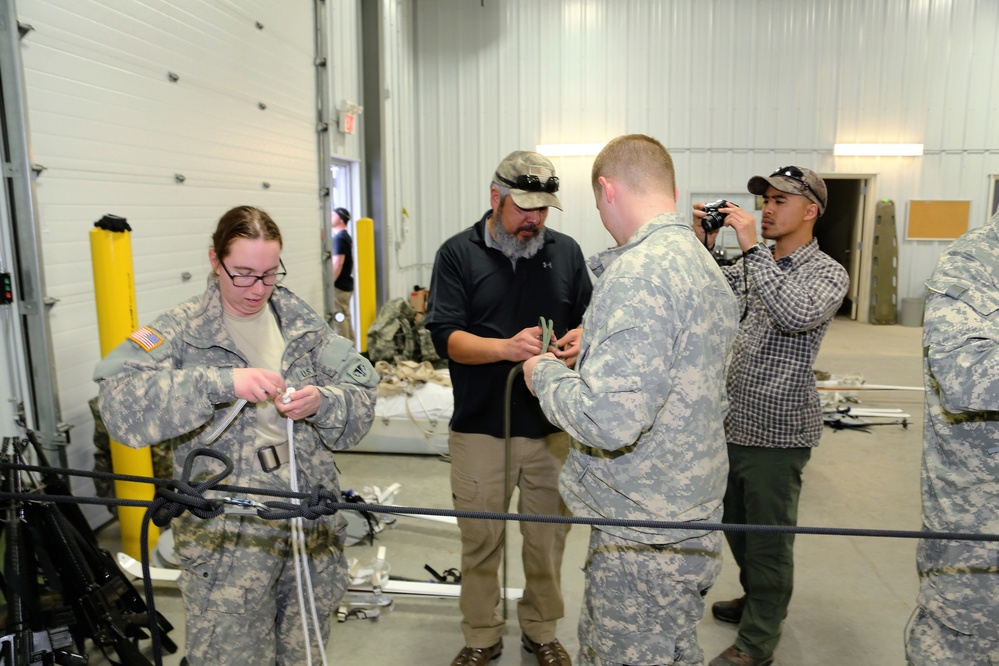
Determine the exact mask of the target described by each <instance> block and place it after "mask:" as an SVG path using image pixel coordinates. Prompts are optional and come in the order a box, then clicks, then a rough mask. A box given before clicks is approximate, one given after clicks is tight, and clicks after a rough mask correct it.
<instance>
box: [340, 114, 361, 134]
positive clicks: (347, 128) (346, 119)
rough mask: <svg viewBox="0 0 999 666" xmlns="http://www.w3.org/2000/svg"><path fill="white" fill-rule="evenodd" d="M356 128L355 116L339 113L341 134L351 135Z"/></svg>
mask: <svg viewBox="0 0 999 666" xmlns="http://www.w3.org/2000/svg"><path fill="white" fill-rule="evenodd" d="M356 128H357V114H354V113H350V112H349V111H341V112H340V132H342V133H343V134H353V133H354V130H355V129H356Z"/></svg>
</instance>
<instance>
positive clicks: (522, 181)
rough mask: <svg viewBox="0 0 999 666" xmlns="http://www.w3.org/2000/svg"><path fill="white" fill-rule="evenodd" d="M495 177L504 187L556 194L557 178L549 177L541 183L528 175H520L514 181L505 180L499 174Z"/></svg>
mask: <svg viewBox="0 0 999 666" xmlns="http://www.w3.org/2000/svg"><path fill="white" fill-rule="evenodd" d="M496 177H497V178H498V179H499V180H500V182H502V183H503V184H504V185H509V186H510V187H513V188H516V189H518V190H524V191H525V192H547V193H548V194H555V193H556V192H558V176H549V177H548V179H547V180H545V182H543V183H542V182H541V179H540V178H539V177H537V176H535V175H534V174H529V173H522V174H520V175H519V176H517V179H516V180H507V179H506V178H504V177H503V176H501V175H499V174H496Z"/></svg>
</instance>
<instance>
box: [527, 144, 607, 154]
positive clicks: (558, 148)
mask: <svg viewBox="0 0 999 666" xmlns="http://www.w3.org/2000/svg"><path fill="white" fill-rule="evenodd" d="M606 145H607V144H606V143H543V144H540V145H538V146H537V148H536V150H537V152H539V153H541V154H542V155H544V156H545V157H594V156H595V155H597V154H598V153H599V152H600V151H601V150H603V147H604V146H606Z"/></svg>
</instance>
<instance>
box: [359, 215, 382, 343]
mask: <svg viewBox="0 0 999 666" xmlns="http://www.w3.org/2000/svg"><path fill="white" fill-rule="evenodd" d="M356 229H357V285H356V286H355V291H356V292H357V312H358V317H357V318H358V320H359V325H360V329H361V352H362V353H363V352H366V351H368V328H369V327H370V326H371V323H372V322H373V321H374V320H375V317H377V316H378V292H377V290H376V287H377V284H376V279H375V221H374V220H372V219H371V218H370V217H362V218H361V219H359V220H358V221H357V225H356Z"/></svg>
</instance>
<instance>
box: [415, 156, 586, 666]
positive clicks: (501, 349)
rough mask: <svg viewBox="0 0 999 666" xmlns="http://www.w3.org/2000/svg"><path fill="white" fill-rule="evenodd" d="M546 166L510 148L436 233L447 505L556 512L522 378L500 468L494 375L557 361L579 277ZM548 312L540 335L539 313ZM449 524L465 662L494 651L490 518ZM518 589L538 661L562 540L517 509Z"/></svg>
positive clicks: (545, 659) (497, 649)
mask: <svg viewBox="0 0 999 666" xmlns="http://www.w3.org/2000/svg"><path fill="white" fill-rule="evenodd" d="M556 192H558V177H557V176H556V175H555V169H554V167H553V166H552V164H551V162H550V161H548V159H547V158H545V157H544V156H543V155H540V154H538V153H533V152H528V151H515V152H513V153H511V154H510V155H508V156H507V157H506V159H504V160H503V161H502V162H501V163H500V165H499V166H498V167H497V169H496V172H495V173H494V174H493V177H492V179H491V184H490V204H491V208H490V210H488V211H486V213H485V214H484V215H483V216H482V218H481V219H480V220H479V221H478V222H477V223H475V224H474V225H472V226H471V227H469V228H468V229H466V230H465V231H462V232H461V233H459V234H457V235H455V236H453V237H452V238H450V239H449V240H447V241H446V242H445V243H444V244H443V245H442V246H441V248H440V250H438V252H437V257H436V259H435V260H434V269H433V276H432V278H431V282H430V296H429V299H428V301H427V314H426V320H425V321H426V326H427V329H428V330H430V332H431V335H432V336H433V340H434V346H435V347H436V349H437V353H438V354H439V355H440V356H441V357H442V358H447V359H448V361H449V368H450V372H451V381H452V383H453V386H454V414H453V416H452V418H451V424H450V435H449V438H448V446H449V449H450V453H451V492H452V496H453V499H454V507H455V509H460V510H467V511H495V512H503V511H507V510H508V508H509V507H508V506H506V504H508V502H509V498H510V496H511V495H512V492H513V488H514V487H517V488H519V490H520V495H519V497H520V500H519V505H518V507H517V510H518V511H519V512H521V513H530V514H564V513H565V512H566V509H565V505H564V503H563V502H562V499H561V497H560V496H559V490H558V476H559V472H560V470H561V468H562V463H563V462H564V461H565V457H566V454H567V452H568V438H567V436H566V434H565V433H564V432H562V431H561V430H559V429H558V428H556V427H555V426H553V425H552V424H551V423H549V422H548V420H547V419H546V418H545V416H544V413H543V412H542V411H541V407H540V406H539V404H538V399H537V398H536V397H534V396H532V395H531V394H530V392H529V391H528V390H527V386H526V385H525V384H524V382H523V381H518V382H514V383H513V391H512V398H511V405H510V410H511V417H510V423H511V426H510V436H511V450H510V455H509V460H510V468H509V473H506V472H505V460H506V453H505V437H506V433H505V429H504V409H505V397H504V396H505V389H506V382H507V376H508V375H509V373H510V371H511V370H512V369H513V368H514V366H516V365H517V364H518V363H520V362H521V361H525V360H527V359H529V358H531V357H532V356H536V355H538V354H541V353H543V352H545V351H552V352H554V353H555V354H556V355H557V356H558V357H559V358H561V359H563V360H564V361H566V363H567V364H569V365H571V364H572V363H573V362H574V361H575V357H576V354H577V353H578V349H579V339H580V335H581V329H580V328H579V325H580V323H581V322H582V319H583V311H584V309H585V308H586V306H587V304H588V303H589V301H590V293H591V292H592V289H593V287H592V283H591V282H590V277H589V274H588V272H587V268H586V264H585V261H584V259H583V254H582V251H581V250H580V248H579V245H578V244H577V243H576V241H574V240H573V239H572V238H570V237H568V236H566V235H565V234H561V233H559V232H557V231H553V230H551V229H548V228H546V227H545V221H546V219H547V217H548V209H549V207H552V206H554V207H555V208H558V209H559V210H561V208H562V206H561V203H560V202H559V200H558V197H557V196H556ZM542 317H543V318H544V319H545V320H551V321H552V323H553V324H554V326H553V329H554V334H553V335H552V344H551V346H550V348H549V349H547V350H545V349H542V347H541V346H542V333H543V332H542V329H541V327H540V326H539V325H538V322H539V319H540V318H542ZM458 526H459V528H460V529H461V543H462V549H461V550H462V558H461V599H460V603H459V606H460V608H461V612H462V623H461V628H462V633H463V634H464V638H465V647H464V648H463V649H462V650H461V652H459V654H458V656H457V657H455V659H454V661H453V662H452V666H476V665H479V664H485V663H487V662H488V661H490V660H492V659H496V658H497V657H499V655H500V654H501V653H502V651H503V641H502V636H503V630H504V624H505V622H504V619H503V617H502V616H501V615H500V614H499V613H498V612H497V604H498V603H499V599H500V589H499V578H498V570H499V563H500V557H501V552H502V546H503V523H502V522H500V521H491V520H469V519H462V518H459V519H458ZM520 526H521V527H520V529H521V533H522V534H523V537H524V552H523V562H524V574H525V579H526V581H527V584H526V587H525V590H524V597H523V599H521V600H520V601H519V602H518V604H517V615H518V619H519V622H520V627H521V629H522V631H523V636H522V643H523V645H524V648H525V649H527V650H528V651H529V652H532V653H533V654H534V655H535V657H536V658H537V660H538V663H539V664H569V663H570V660H569V655H568V653H566V651H565V649H564V648H563V647H562V645H561V643H559V641H558V639H557V638H556V637H555V625H556V622H557V620H558V619H559V618H561V617H562V616H563V603H562V591H561V571H560V570H561V565H562V550H563V548H564V546H565V537H566V532H567V531H568V526H565V525H553V524H548V523H521V524H520Z"/></svg>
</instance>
